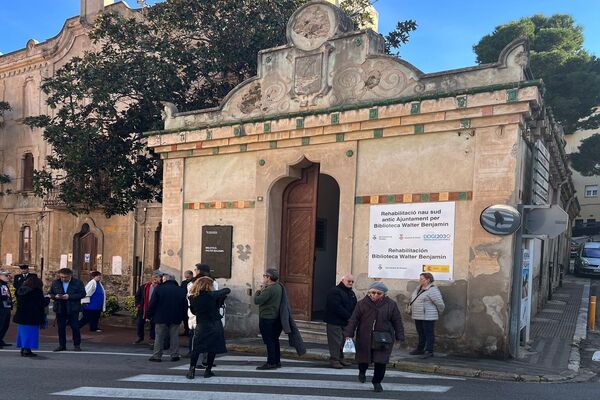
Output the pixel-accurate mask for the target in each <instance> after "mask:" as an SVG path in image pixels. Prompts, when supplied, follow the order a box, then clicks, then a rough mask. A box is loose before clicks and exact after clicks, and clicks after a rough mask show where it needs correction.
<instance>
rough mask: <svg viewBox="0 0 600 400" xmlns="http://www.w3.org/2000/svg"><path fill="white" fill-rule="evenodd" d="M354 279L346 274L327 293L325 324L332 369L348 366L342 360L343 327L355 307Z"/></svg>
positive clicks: (347, 362) (348, 363)
mask: <svg viewBox="0 0 600 400" xmlns="http://www.w3.org/2000/svg"><path fill="white" fill-rule="evenodd" d="M353 284H354V277H353V276H352V275H350V274H346V275H344V276H343V277H342V280H341V281H340V283H339V284H338V285H337V286H335V287H333V288H331V289H330V290H329V292H328V293H327V304H326V306H325V322H326V323H327V344H328V345H329V362H330V363H331V367H332V368H336V369H340V368H344V366H346V365H350V364H351V363H350V362H349V361H345V360H344V354H343V352H342V347H343V346H344V333H343V331H344V327H345V326H346V325H348V320H349V319H350V317H351V316H352V311H354V307H356V295H355V294H354V292H353V291H352V285H353Z"/></svg>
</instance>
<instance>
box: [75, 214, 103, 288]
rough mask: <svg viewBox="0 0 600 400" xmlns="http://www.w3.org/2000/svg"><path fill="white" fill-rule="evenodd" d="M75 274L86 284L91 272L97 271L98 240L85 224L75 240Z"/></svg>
mask: <svg viewBox="0 0 600 400" xmlns="http://www.w3.org/2000/svg"><path fill="white" fill-rule="evenodd" d="M73 252H74V254H73V273H74V274H75V276H76V277H77V278H79V279H81V280H82V281H83V282H84V283H87V282H88V281H89V280H90V272H92V271H95V270H96V255H97V254H98V239H97V238H96V235H94V234H93V233H92V232H90V227H89V225H88V224H83V226H82V227H81V232H79V233H78V234H76V235H75V238H74V240H73Z"/></svg>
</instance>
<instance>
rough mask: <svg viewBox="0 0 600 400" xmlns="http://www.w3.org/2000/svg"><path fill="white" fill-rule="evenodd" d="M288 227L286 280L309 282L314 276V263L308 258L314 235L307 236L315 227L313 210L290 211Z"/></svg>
mask: <svg viewBox="0 0 600 400" xmlns="http://www.w3.org/2000/svg"><path fill="white" fill-rule="evenodd" d="M288 226H289V229H288V240H287V243H288V246H287V254H286V255H287V260H286V265H287V269H286V279H287V280H288V281H290V280H291V279H295V280H296V281H303V282H307V281H308V280H307V277H310V276H311V275H312V262H311V260H309V259H308V257H306V254H309V253H310V251H311V248H312V244H311V236H312V235H307V234H306V233H307V232H310V230H311V229H312V226H313V221H312V210H310V209H308V210H307V209H298V210H295V209H291V210H289V212H288Z"/></svg>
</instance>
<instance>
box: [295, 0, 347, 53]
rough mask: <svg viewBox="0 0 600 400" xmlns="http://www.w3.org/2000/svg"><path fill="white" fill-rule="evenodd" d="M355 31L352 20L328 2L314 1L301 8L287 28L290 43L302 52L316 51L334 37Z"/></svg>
mask: <svg viewBox="0 0 600 400" xmlns="http://www.w3.org/2000/svg"><path fill="white" fill-rule="evenodd" d="M352 29H353V24H352V20H351V19H350V18H349V17H348V16H347V15H345V14H344V13H343V12H342V10H340V9H339V8H337V7H335V6H334V5H332V4H330V3H327V2H326V1H323V0H321V1H312V2H310V3H308V4H306V5H304V6H302V7H300V8H299V9H298V10H296V12H295V13H294V14H293V15H292V18H290V21H289V22H288V26H287V31H286V34H287V38H288V41H289V42H290V43H292V44H294V46H296V47H297V48H299V49H300V50H304V51H311V50H316V49H318V48H319V47H321V45H323V43H325V42H327V41H328V40H330V39H332V38H333V37H334V36H336V35H337V34H340V33H344V32H350V31H351V30H352Z"/></svg>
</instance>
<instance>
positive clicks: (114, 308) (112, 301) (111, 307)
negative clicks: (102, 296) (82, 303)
mask: <svg viewBox="0 0 600 400" xmlns="http://www.w3.org/2000/svg"><path fill="white" fill-rule="evenodd" d="M118 311H121V306H120V305H119V298H118V297H117V296H115V295H114V294H112V295H110V296H108V297H107V298H106V311H104V313H103V315H104V316H105V317H108V316H110V315H114V314H115V313H117V312H118Z"/></svg>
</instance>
